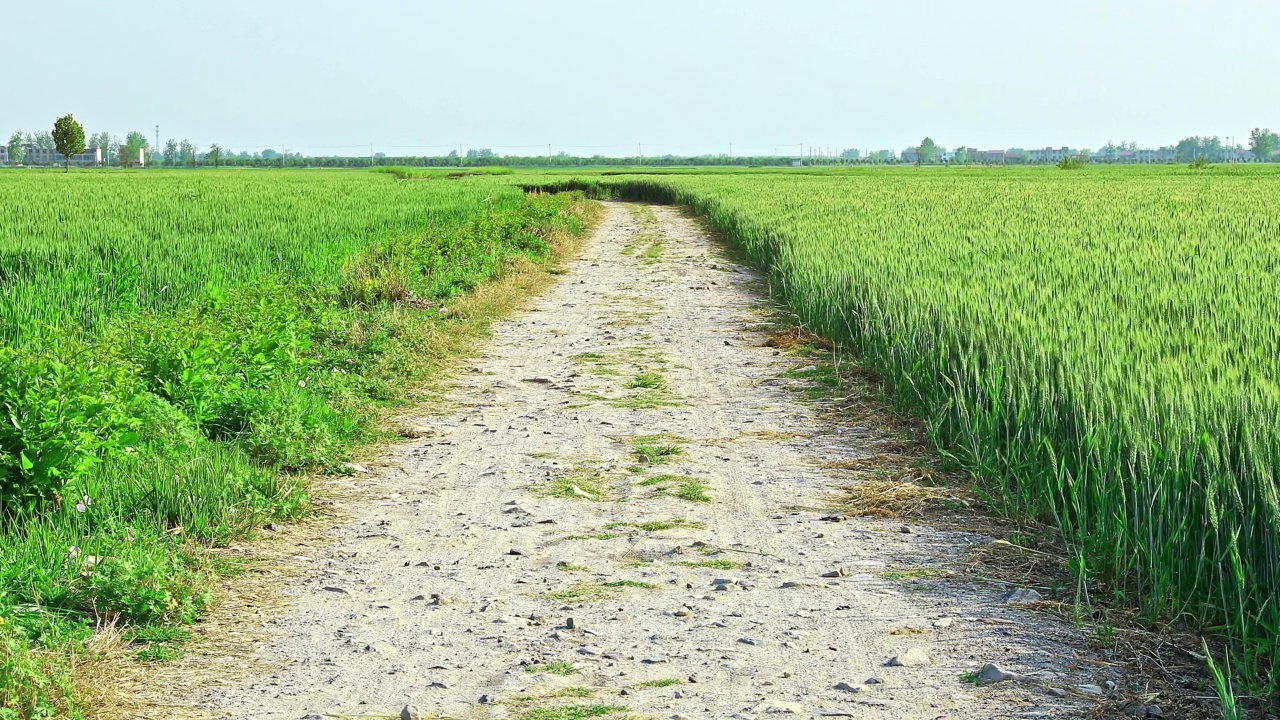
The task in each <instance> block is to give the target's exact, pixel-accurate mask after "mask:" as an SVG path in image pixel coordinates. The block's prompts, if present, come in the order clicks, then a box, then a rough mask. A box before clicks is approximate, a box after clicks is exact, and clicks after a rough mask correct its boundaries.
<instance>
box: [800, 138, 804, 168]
mask: <svg viewBox="0 0 1280 720" xmlns="http://www.w3.org/2000/svg"><path fill="white" fill-rule="evenodd" d="M800 167H804V143H800Z"/></svg>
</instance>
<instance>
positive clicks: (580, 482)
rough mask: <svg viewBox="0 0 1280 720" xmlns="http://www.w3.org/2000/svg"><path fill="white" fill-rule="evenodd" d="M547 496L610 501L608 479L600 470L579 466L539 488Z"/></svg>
mask: <svg viewBox="0 0 1280 720" xmlns="http://www.w3.org/2000/svg"><path fill="white" fill-rule="evenodd" d="M537 490H538V492H539V493H540V494H542V495H545V496H550V497H558V498H567V499H570V500H591V501H596V502H600V501H604V500H608V499H609V492H608V486H607V479H606V478H605V476H604V474H603V473H601V472H600V471H599V470H595V469H593V468H591V467H589V466H579V467H576V468H574V469H573V470H571V471H570V472H568V473H566V474H564V475H560V476H558V477H554V478H551V479H550V480H549V481H547V482H546V483H544V484H542V485H540V486H539V487H538V488H537Z"/></svg>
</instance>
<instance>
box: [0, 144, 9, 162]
mask: <svg viewBox="0 0 1280 720" xmlns="http://www.w3.org/2000/svg"><path fill="white" fill-rule="evenodd" d="M8 164H9V146H8V145H0V165H8Z"/></svg>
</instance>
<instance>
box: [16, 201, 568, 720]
mask: <svg viewBox="0 0 1280 720" xmlns="http://www.w3.org/2000/svg"><path fill="white" fill-rule="evenodd" d="M590 212H591V211H590V207H589V206H588V204H586V203H584V202H583V201H582V199H581V197H580V196H569V195H560V196H550V195H547V196H531V197H529V198H526V199H525V200H523V201H521V202H520V203H519V204H518V205H516V206H514V207H510V208H504V209H496V210H495V209H491V210H489V211H488V212H485V213H482V214H480V215H478V216H476V217H473V218H471V219H470V220H468V221H466V222H463V223H460V224H458V225H455V226H449V227H443V228H437V229H435V230H433V231H431V232H429V233H426V234H425V235H421V236H413V237H405V236H393V237H389V238H386V239H385V240H383V241H380V242H378V243H376V244H374V245H373V246H371V247H368V248H367V249H366V250H365V251H364V252H363V253H362V254H361V255H359V256H357V257H355V258H353V259H352V260H350V261H349V262H348V263H347V265H346V267H345V268H344V269H343V278H342V281H341V282H340V283H337V284H334V285H330V286H326V287H318V286H316V285H314V284H311V283H302V282H297V283H295V282H291V281H290V280H289V279H288V278H276V279H272V280H268V281H262V282H257V283H255V284H253V285H251V286H240V287H235V288H233V289H231V290H227V291H220V292H216V293H210V297H208V298H207V299H206V300H204V301H203V302H201V303H197V304H195V305H193V306H191V307H188V308H185V309H182V310H179V311H176V312H173V313H170V314H163V315H129V316H125V317H122V318H119V319H117V320H116V321H113V322H112V323H111V324H109V325H108V326H106V327H105V328H103V329H102V330H101V332H98V333H95V334H93V335H92V336H85V335H76V334H73V333H70V332H63V333H49V334H47V335H45V336H43V337H41V338H38V341H36V342H33V343H31V344H29V345H26V346H23V347H8V348H3V349H0V363H3V365H4V366H5V367H6V370H7V372H5V373H3V374H0V403H2V404H3V405H4V409H5V413H6V416H7V420H8V421H7V422H5V423H3V424H2V425H0V517H3V525H2V526H0V718H10V717H11V718H16V719H18V720H27V719H28V718H41V717H82V716H83V715H84V714H85V708H84V707H83V706H82V704H81V703H79V702H78V701H77V700H76V692H75V684H74V678H73V675H72V672H71V670H70V668H71V667H72V666H73V665H74V664H75V662H77V661H78V660H80V659H83V658H84V657H85V654H86V652H87V649H88V648H89V646H90V643H91V641H92V638H93V636H94V631H95V628H100V627H103V626H125V627H129V628H131V630H130V631H129V632H128V633H127V636H129V637H133V638H138V639H139V640H137V642H139V643H141V644H140V645H139V648H137V649H138V650H139V651H146V648H147V647H148V646H155V645H156V643H153V642H150V641H149V639H153V638H157V637H164V638H176V637H179V636H180V635H181V633H178V632H174V631H173V628H175V627H178V626H181V625H182V624H185V623H189V622H191V621H193V620H195V619H197V618H199V617H200V616H201V614H202V613H203V612H204V611H205V610H206V609H207V608H208V606H209V604H210V602H211V601H212V593H211V591H210V587H211V585H210V583H211V580H212V578H213V577H214V576H215V574H216V570H217V567H216V563H214V562H213V561H212V559H211V556H210V554H209V553H208V552H207V551H206V550H205V548H207V547H210V546H219V545H225V544H227V543H228V542H230V541H232V540H234V539H239V538H245V537H249V536H252V535H253V533H254V532H255V530H256V529H257V528H260V527H262V526H263V525H264V524H267V523H270V522H274V521H280V520H288V519H290V518H296V517H299V516H301V515H303V514H304V513H306V512H307V494H306V483H305V478H306V477H307V475H308V473H312V472H316V471H327V472H344V471H345V468H346V465H345V463H346V461H347V460H349V459H350V457H351V456H352V453H353V452H354V451H355V450H356V449H357V448H359V447H361V446H364V445H367V444H369V443H373V442H376V441H378V440H380V439H382V438H384V437H386V433H384V432H383V431H382V430H381V429H380V420H381V419H382V418H384V417H385V416H386V415H387V413H388V411H389V409H390V408H393V407H396V406H400V405H403V404H405V403H408V402H411V401H413V400H414V399H415V397H416V395H415V394H414V392H413V389H414V388H417V387H420V386H421V385H422V383H423V382H424V380H425V375H426V374H427V373H428V371H430V370H432V369H434V368H438V367H440V365H441V364H442V361H444V360H445V359H446V358H447V357H448V356H449V355H450V354H453V353H457V352H460V351H463V350H465V349H466V348H467V347H469V346H470V343H471V342H472V341H474V339H475V338H476V337H478V336H479V335H481V334H482V333H483V332H484V329H485V327H486V326H487V324H488V321H489V320H490V319H492V318H493V317H495V316H496V315H498V314H500V313H501V312H504V311H506V310H507V309H509V308H510V307H511V305H512V304H513V302H514V299H515V297H516V295H517V293H518V290H519V288H520V287H522V285H521V283H518V282H517V283H514V284H509V285H504V282H505V280H504V278H505V277H508V276H512V275H517V276H518V275H521V274H522V273H524V272H526V270H527V269H528V268H537V267H540V266H543V265H545V264H546V263H548V262H549V261H550V260H551V259H552V258H553V255H554V248H553V247H552V244H553V243H554V242H556V239H557V238H566V237H568V236H571V235H576V234H581V233H582V231H583V229H584V225H585V222H586V219H587V217H588V216H589V214H590ZM541 274H542V275H543V276H547V277H549V276H548V275H546V273H545V272H544V273H541ZM493 281H496V282H493ZM495 286H500V287H502V288H503V292H504V293H505V294H503V295H501V296H495V295H494V293H492V292H487V290H488V289H489V288H492V287H495ZM450 306H452V307H450ZM162 644H164V643H162ZM169 648H170V646H169V645H168V644H165V649H164V650H163V651H152V652H149V653H148V652H144V655H146V657H148V658H151V659H154V660H162V659H164V658H166V657H171V656H173V655H174V653H173V652H171V651H170V649H169Z"/></svg>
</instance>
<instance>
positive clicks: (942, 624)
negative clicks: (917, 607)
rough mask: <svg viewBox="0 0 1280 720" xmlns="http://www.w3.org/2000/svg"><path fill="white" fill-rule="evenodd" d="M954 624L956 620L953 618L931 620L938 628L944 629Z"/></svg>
mask: <svg viewBox="0 0 1280 720" xmlns="http://www.w3.org/2000/svg"><path fill="white" fill-rule="evenodd" d="M955 624H956V621H955V619H954V618H938V619H937V620H934V621H933V626H934V627H935V628H937V629H939V630H946V629H947V628H949V627H951V626H952V625H955Z"/></svg>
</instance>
